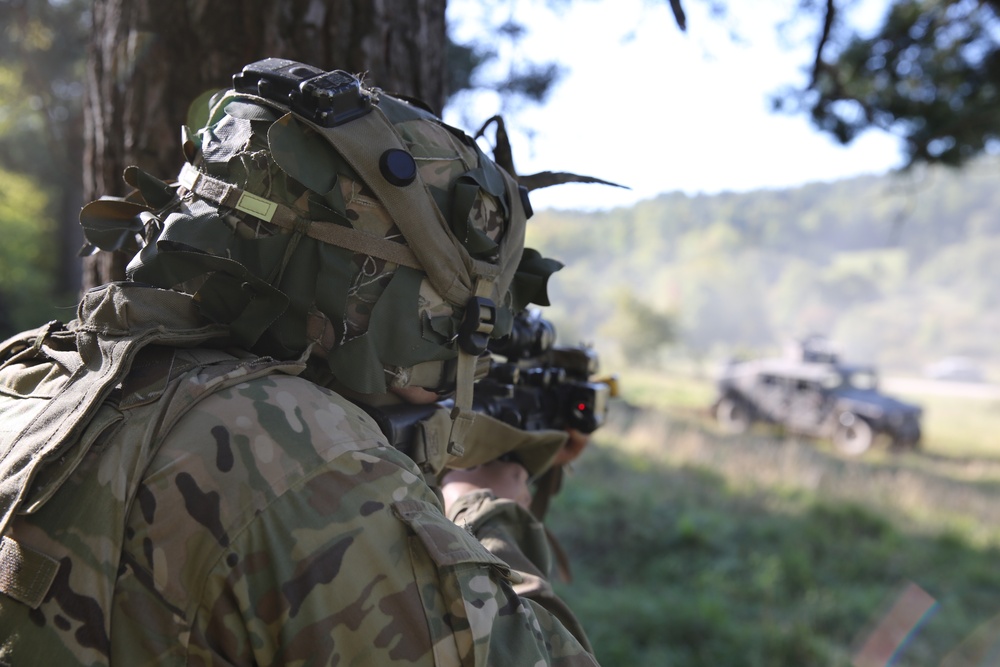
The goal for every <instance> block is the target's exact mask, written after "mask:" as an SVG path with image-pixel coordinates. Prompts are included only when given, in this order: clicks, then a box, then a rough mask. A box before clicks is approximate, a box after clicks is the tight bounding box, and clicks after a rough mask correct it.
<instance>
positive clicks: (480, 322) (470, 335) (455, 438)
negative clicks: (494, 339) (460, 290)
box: [448, 276, 497, 456]
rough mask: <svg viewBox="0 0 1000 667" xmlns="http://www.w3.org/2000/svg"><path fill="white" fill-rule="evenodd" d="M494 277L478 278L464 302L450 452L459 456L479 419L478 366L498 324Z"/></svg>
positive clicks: (449, 443)
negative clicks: (475, 401)
mask: <svg viewBox="0 0 1000 667" xmlns="http://www.w3.org/2000/svg"><path fill="white" fill-rule="evenodd" d="M492 292H493V280H492V279H490V278H486V277H484V276H480V277H479V278H477V279H476V290H475V296H473V297H472V298H470V299H469V301H468V303H467V304H466V306H465V315H464V316H463V318H462V324H461V326H460V328H459V334H458V367H457V368H456V371H455V407H454V408H453V409H452V411H451V433H450V434H449V436H448V452H449V453H451V454H453V455H455V456H459V455H461V453H462V450H463V447H462V442H463V441H464V440H465V435H466V433H468V431H469V429H470V428H471V427H472V424H473V422H474V421H475V419H476V413H475V412H474V411H473V410H472V398H473V393H474V391H475V381H476V367H477V365H478V361H479V357H480V356H481V355H482V354H483V353H484V352H486V347H487V344H488V342H489V339H490V333H492V331H493V327H494V326H495V325H496V320H497V308H496V304H495V303H493V301H492V300H491V299H490V298H489V295H490V294H492Z"/></svg>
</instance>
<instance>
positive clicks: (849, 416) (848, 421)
mask: <svg viewBox="0 0 1000 667" xmlns="http://www.w3.org/2000/svg"><path fill="white" fill-rule="evenodd" d="M874 441H875V432H874V431H873V430H872V427H871V424H869V423H868V422H867V421H865V420H864V419H863V418H862V417H859V416H857V415H856V414H854V413H853V412H844V413H841V415H840V418H839V419H838V420H837V428H836V430H835V431H834V432H833V446H834V447H836V448H837V451H839V452H840V453H841V454H846V455H847V456H860V455H861V454H864V453H865V452H867V451H868V450H869V449H871V446H872V443H873V442H874Z"/></svg>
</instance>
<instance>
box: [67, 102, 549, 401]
mask: <svg viewBox="0 0 1000 667" xmlns="http://www.w3.org/2000/svg"><path fill="white" fill-rule="evenodd" d="M217 98H218V99H215V100H214V104H212V105H211V108H210V113H209V117H208V122H207V124H205V126H204V127H203V128H202V129H200V130H199V131H197V132H196V133H194V134H188V137H187V142H186V144H185V153H186V154H187V158H188V160H189V162H190V163H191V164H192V165H194V166H195V167H197V169H198V171H199V172H200V174H202V175H204V176H205V177H206V179H207V178H208V177H212V178H214V179H218V180H219V181H223V182H225V183H226V184H232V185H235V186H237V187H238V188H240V189H242V190H243V191H246V192H248V193H252V194H253V195H256V196H257V197H258V198H262V200H266V201H267V202H273V203H275V204H277V205H279V206H284V207H287V208H288V209H290V210H291V211H292V212H293V213H294V215H292V216H291V220H292V223H291V224H289V225H278V224H273V223H270V222H267V221H265V219H262V217H263V218H266V216H262V217H258V216H256V215H253V214H251V213H250V212H247V209H245V208H244V209H243V210H238V209H237V208H234V207H231V206H227V205H226V204H225V202H219V201H213V200H212V198H211V197H204V196H201V195H199V194H197V192H198V191H197V189H195V191H192V190H191V189H190V188H188V187H184V186H183V185H181V186H177V185H167V184H166V183H163V182H161V181H159V180H157V179H155V178H153V177H151V176H149V175H148V174H145V173H143V172H141V171H139V170H137V169H135V168H130V169H129V170H128V171H127V172H126V180H127V181H129V183H130V184H132V185H133V186H134V187H136V189H137V192H136V193H134V194H133V195H132V196H130V197H128V198H127V199H124V200H119V199H110V198H105V199H102V200H99V201H97V202H94V203H93V204H90V205H88V206H87V207H86V208H85V209H84V212H83V214H82V215H81V222H82V223H83V226H84V228H85V232H86V234H87V238H88V241H89V242H90V243H92V244H93V245H94V246H97V247H99V248H102V249H105V250H124V251H133V252H136V253H137V254H136V255H135V256H134V258H133V259H132V261H131V263H130V264H129V266H128V275H129V278H130V279H131V280H134V281H137V282H142V283H148V284H152V285H155V286H158V287H163V288H167V289H175V290H179V291H183V292H186V293H189V294H192V295H193V296H194V299H195V302H196V303H197V305H198V307H199V309H200V312H201V313H202V314H203V315H204V316H205V317H206V318H207V319H209V320H211V321H214V322H220V323H224V324H227V325H229V326H230V329H231V331H232V336H233V338H234V340H235V342H236V343H237V344H239V345H241V346H243V347H246V348H247V349H251V350H253V351H254V352H256V353H259V354H265V355H269V356H272V357H275V358H279V359H293V358H298V357H300V356H302V355H303V353H305V352H306V351H307V350H310V351H311V353H312V354H313V356H314V358H315V357H318V358H325V359H326V366H327V367H328V369H329V371H330V372H331V373H332V375H333V376H334V378H335V379H336V381H338V382H340V383H341V384H343V385H344V386H347V387H348V388H350V389H352V390H354V391H358V392H362V393H382V392H384V391H386V389H387V387H388V386H406V385H408V384H411V383H413V384H421V385H422V386H428V387H431V388H439V387H440V386H443V385H446V384H447V383H448V382H449V381H450V380H449V378H448V377H447V374H448V373H447V368H448V366H447V364H441V363H438V364H436V365H434V364H431V365H430V366H431V367H432V368H433V369H434V373H432V375H434V378H433V379H428V374H427V373H420V372H415V370H414V369H418V368H420V367H421V366H423V367H427V366H428V364H427V362H445V361H448V360H451V359H454V358H455V357H456V356H457V354H458V343H457V336H458V332H459V327H460V323H461V319H462V316H463V314H464V312H463V311H464V310H465V308H464V303H458V302H456V299H454V298H451V299H449V298H446V297H445V296H442V294H441V292H440V291H439V290H438V289H436V288H435V286H434V284H432V281H430V280H428V272H427V271H426V270H425V267H423V266H421V265H419V264H417V265H403V264H401V263H399V262H395V261H391V260H389V259H384V258H379V257H378V256H377V254H378V253H376V254H370V253H368V252H364V251H358V250H350V249H348V248H346V247H338V246H337V245H334V244H332V243H330V242H327V241H325V240H321V239H324V238H327V237H326V236H325V235H324V234H323V233H318V232H322V231H323V230H324V229H326V230H329V229H330V227H331V226H337V227H341V228H347V229H353V230H357V231H360V232H363V233H364V234H365V235H367V236H369V237H372V238H377V239H379V240H382V241H384V242H389V243H398V244H401V245H402V246H406V245H407V243H408V241H407V239H405V238H404V236H403V234H402V233H401V231H400V225H399V224H397V223H398V220H394V219H393V217H392V215H391V214H390V213H389V210H388V209H387V208H386V206H385V205H383V202H382V201H381V200H380V198H379V197H378V196H377V195H376V193H375V191H374V190H375V189H377V188H374V189H373V188H372V187H370V186H369V185H368V184H366V183H365V182H364V181H363V180H362V179H361V178H360V177H359V176H358V174H357V173H356V171H355V169H353V168H352V166H351V164H350V163H349V161H348V160H347V159H345V158H344V157H343V156H342V155H341V154H340V153H339V152H338V151H337V150H336V149H335V148H334V146H333V144H332V143H331V142H330V141H328V140H327V139H326V138H325V137H324V136H323V135H322V134H321V133H320V131H318V130H317V129H316V128H314V127H312V126H310V124H309V123H308V122H305V121H303V120H302V119H300V118H299V117H297V116H296V115H294V114H292V113H287V112H286V110H284V109H282V108H281V107H280V106H277V105H274V104H271V103H269V102H268V101H266V100H262V99H260V98H256V97H254V96H248V95H242V94H237V93H234V92H233V91H228V92H226V93H225V94H223V95H221V96H217ZM377 100H378V103H377V109H376V112H377V113H381V114H383V116H384V118H386V119H388V121H389V122H390V123H391V127H392V128H394V129H395V132H396V133H398V136H399V138H400V139H401V140H402V143H403V145H404V146H405V148H406V151H407V152H408V153H409V154H410V155H412V157H413V159H414V160H415V162H416V165H417V170H418V172H419V177H418V183H419V181H422V183H423V186H424V188H425V190H424V192H425V194H423V195H422V196H426V197H430V198H431V199H432V200H433V205H434V206H435V207H436V208H437V209H439V210H440V212H441V214H442V216H440V217H443V219H444V220H445V221H447V224H448V226H449V227H450V230H449V231H450V234H451V235H453V236H454V237H455V238H456V239H458V241H459V242H460V243H461V245H462V246H463V247H464V248H465V250H466V251H467V252H468V255H469V256H471V257H472V258H475V259H476V260H480V261H482V262H486V263H493V264H500V263H501V262H502V261H503V257H502V252H501V246H502V245H503V244H504V243H505V242H509V243H511V244H521V243H523V223H524V215H525V214H524V211H523V208H522V205H521V201H520V199H519V197H518V192H517V190H516V184H514V182H513V179H511V177H509V176H507V175H506V174H505V173H503V172H502V171H501V170H500V168H499V167H497V166H496V165H495V164H494V163H493V162H492V161H491V160H490V159H488V158H487V157H486V156H485V155H483V153H482V152H481V151H480V149H479V148H478V146H477V145H476V144H475V142H474V141H473V140H471V139H470V138H469V137H468V136H466V135H465V134H464V133H462V132H460V131H459V130H456V129H454V128H451V127H449V126H447V125H445V124H444V123H443V122H442V121H440V120H439V119H438V118H436V117H435V116H433V115H432V114H430V113H428V112H426V111H424V110H422V109H420V108H419V107H417V106H414V105H411V104H409V103H407V102H404V101H402V100H399V99H396V98H394V97H391V96H388V95H384V94H382V95H379V96H377ZM349 125H350V124H349V123H348V125H347V126H345V127H347V129H350V128H349ZM386 127H387V128H388V127H389V124H388V123H387V124H386ZM376 157H377V156H376ZM209 180H210V179H209ZM512 184H513V187H512ZM265 203H266V202H265ZM435 224H436V223H435ZM518 226H520V229H519V231H518V232H516V233H519V234H520V235H521V236H520V238H518V237H516V233H515V232H514V231H512V230H515V229H517V228H518ZM512 234H513V235H514V236H511V235H512ZM316 237H319V238H316ZM411 242H412V241H411ZM504 250H505V252H506V253H507V255H508V256H509V255H510V252H511V249H510V248H506V249H504ZM515 250H516V257H517V258H518V259H519V260H520V264H519V267H518V270H517V272H516V273H515V272H513V271H508V275H511V274H512V277H511V278H509V279H507V280H504V279H503V277H501V280H500V281H499V285H498V286H497V287H495V291H494V293H493V294H492V295H491V296H493V297H494V301H495V302H496V305H497V321H496V326H495V327H494V329H493V331H492V333H491V336H493V337H500V336H502V335H504V334H505V333H506V332H507V331H509V327H510V323H511V320H512V316H513V313H515V312H517V311H519V310H521V309H523V308H524V307H525V306H526V305H527V304H528V303H529V302H535V303H540V304H545V303H546V302H547V297H546V294H545V285H546V280H547V278H548V276H549V275H550V274H551V273H552V272H553V271H554V270H557V269H558V268H559V266H560V265H559V264H558V263H557V262H554V261H553V260H546V259H544V258H542V257H541V256H540V255H538V253H536V252H534V251H530V250H529V251H526V252H524V253H523V254H522V253H521V247H520V245H518V246H517V247H516V248H515ZM425 370H426V368H425Z"/></svg>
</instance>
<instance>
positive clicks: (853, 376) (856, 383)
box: [843, 370, 878, 389]
mask: <svg viewBox="0 0 1000 667" xmlns="http://www.w3.org/2000/svg"><path fill="white" fill-rule="evenodd" d="M843 377H844V379H843V382H844V386H845V387H854V388H855V389H875V388H876V387H878V376H877V375H876V374H875V373H874V372H873V371H870V370H856V371H851V372H849V373H846V372H845V373H844V375H843Z"/></svg>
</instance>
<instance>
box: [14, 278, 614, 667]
mask: <svg viewBox="0 0 1000 667" xmlns="http://www.w3.org/2000/svg"><path fill="white" fill-rule="evenodd" d="M164 299H165V301H164ZM185 300H190V297H189V296H187V295H183V294H179V293H176V292H170V291H165V290H158V289H154V288H148V287H140V286H136V285H129V284H119V285H112V286H109V287H105V288H102V289H100V290H97V291H95V292H92V293H90V294H89V295H88V300H85V302H84V304H83V306H82V308H81V319H80V321H79V322H77V323H75V324H74V325H73V326H72V327H71V328H80V327H83V328H86V327H88V326H92V322H90V324H89V325H88V322H89V320H92V319H93V318H94V317H95V315H94V313H95V312H98V311H100V312H104V311H106V310H107V308H106V307H107V306H108V304H109V303H113V304H114V306H115V308H114V312H116V313H121V315H122V321H119V322H114V323H111V324H109V323H108V322H107V321H102V325H101V327H100V329H101V330H102V331H112V332H117V335H123V336H127V335H130V331H132V330H135V329H136V328H141V327H142V326H143V324H144V323H143V322H142V321H141V319H140V318H141V312H142V308H141V307H142V306H143V305H146V306H147V308H146V312H159V314H158V316H157V319H158V320H159V321H163V320H168V321H170V320H171V318H170V317H166V315H165V314H164V312H163V310H162V309H163V308H164V307H169V308H170V309H171V310H172V311H176V310H178V309H183V307H184V306H185ZM153 303H157V304H159V305H158V306H156V307H148V306H149V304H153ZM126 306H128V309H126ZM194 312H195V311H193V310H192V311H191V312H190V313H188V315H190V314H193V313H194ZM170 315H171V317H172V318H173V319H172V321H170V326H171V327H174V330H176V331H187V332H191V331H198V330H199V329H198V326H199V324H198V323H197V322H186V321H185V317H186V315H185V314H184V313H180V314H178V313H177V312H171V313H170ZM174 316H176V317H174ZM88 318H89V319H88ZM206 331H207V333H206V334H205V337H206V338H209V339H211V337H212V335H213V334H214V332H213V331H212V330H211V329H210V328H208V329H207V330H206ZM102 336H105V337H106V336H107V334H102ZM169 340H170V337H169V336H167V337H166V338H165V342H163V343H161V344H159V345H154V346H150V347H148V348H146V349H144V350H143V352H142V353H141V354H140V355H139V356H138V357H137V358H136V361H135V362H134V363H133V364H132V370H131V372H130V373H129V375H128V376H127V378H126V380H125V381H124V382H122V383H121V385H120V386H119V387H118V388H117V389H116V392H115V394H114V395H113V397H112V399H111V400H108V401H105V403H104V405H102V407H101V408H100V411H99V412H98V413H97V415H96V416H95V417H94V419H93V420H92V421H91V423H90V424H89V426H88V428H87V430H86V431H85V432H84V434H83V435H82V436H81V437H82V439H83V440H92V441H93V442H92V444H91V445H90V446H89V449H88V450H87V452H86V455H85V456H84V457H83V460H82V462H81V463H80V464H79V465H78V467H76V469H75V471H74V472H73V473H72V475H71V476H70V477H69V478H68V480H67V481H66V482H65V483H63V484H62V485H61V486H60V487H59V489H58V491H57V492H56V493H55V494H54V495H53V496H52V498H51V499H49V500H48V501H47V502H45V503H44V504H42V505H41V507H40V508H39V509H37V511H34V512H33V513H31V514H19V515H18V516H16V517H15V519H14V520H13V522H12V524H11V527H10V529H9V530H8V532H7V537H6V538H5V543H4V544H5V548H7V549H12V548H15V546H16V548H20V549H25V550H32V551H37V552H40V553H43V554H46V555H47V556H48V557H50V558H52V559H54V560H55V562H57V563H58V571H57V572H56V574H55V576H54V578H53V579H52V582H51V586H50V587H49V588H48V590H47V591H46V593H45V595H44V599H43V600H42V602H41V604H39V605H38V607H37V608H36V609H32V608H31V607H30V606H29V605H28V604H24V603H22V602H18V601H15V600H13V599H11V598H9V597H6V596H3V595H0V664H9V665H24V664H39V665H69V664H85V665H101V664H109V663H110V664H117V665H130V666H136V665H183V664H192V665H222V664H226V665H229V664H239V665H251V664H264V665H278V664H280V665H286V664H287V665H295V664H302V665H306V664H323V665H338V664H339V665H355V664H365V665H397V664H398V665H518V666H520V665H550V664H558V665H592V664H596V663H595V661H594V660H593V658H592V656H591V655H590V654H589V653H588V652H587V651H586V650H585V649H584V648H583V646H581V643H580V641H578V640H577V639H576V638H574V636H573V635H572V634H571V633H570V632H569V631H567V629H566V627H565V626H564V625H563V624H562V623H560V621H559V620H558V618H559V617H560V616H562V617H563V618H571V617H567V616H565V615H563V614H562V612H561V610H560V608H559V605H558V601H557V600H555V599H554V597H553V596H552V595H551V590H550V589H548V588H547V585H545V584H544V578H542V577H540V576H539V575H540V572H541V571H542V570H541V569H539V567H541V568H545V567H546V565H545V563H544V562H537V563H535V564H532V563H531V560H530V558H529V556H532V555H534V556H535V558H536V560H539V559H540V560H541V561H544V545H543V542H544V539H542V541H541V542H540V541H539V535H541V533H539V532H538V527H537V524H536V526H534V527H533V526H532V525H530V520H528V517H527V516H526V514H525V513H524V512H523V510H520V508H517V507H516V506H515V505H514V504H513V503H511V502H509V501H498V500H496V499H494V498H492V496H490V495H489V494H482V493H480V494H473V495H472V496H470V497H466V498H465V499H463V501H461V502H460V503H459V504H458V506H457V507H456V508H455V510H454V512H453V513H454V514H455V515H460V520H462V519H466V520H468V521H467V522H468V524H469V526H468V528H469V529H465V528H462V527H459V526H456V525H455V524H454V523H452V522H451V521H449V520H448V519H446V518H445V516H444V515H443V513H442V509H441V504H440V502H439V499H438V497H437V496H436V494H435V493H434V492H433V491H432V489H431V488H430V487H429V486H428V484H427V483H426V482H425V480H424V478H423V477H422V475H421V473H420V471H419V469H418V468H417V467H416V466H415V465H414V464H413V462H412V461H410V460H409V459H408V458H407V457H405V456H404V455H402V454H400V453H399V452H398V451H396V450H395V449H393V448H391V447H389V446H387V445H386V442H385V440H384V438H383V436H382V434H381V433H380V432H379V430H378V429H377V427H376V426H375V424H374V423H373V422H372V421H371V420H370V418H369V417H368V416H367V415H366V414H365V413H364V412H363V411H362V410H361V409H360V408H358V407H357V406H355V405H354V404H352V403H351V402H349V401H347V400H345V399H344V398H342V397H341V396H340V395H338V394H336V393H334V392H332V391H330V390H328V389H325V388H323V387H320V386H318V385H316V384H313V383H312V382H309V381H307V380H305V379H302V378H300V377H296V373H298V372H299V371H300V370H302V367H301V366H300V365H296V364H294V363H288V362H280V363H279V362H273V361H270V360H267V359H266V358H265V359H262V358H260V357H255V356H252V355H247V354H245V353H235V354H234V353H232V351H226V352H222V351H219V350H217V349H214V347H213V346H212V344H211V343H209V344H207V345H206V344H202V345H200V346H197V347H194V348H187V347H173V346H171V345H170V344H169ZM14 370H15V369H12V368H5V369H4V370H3V371H0V384H5V383H7V382H8V381H9V380H10V378H9V377H7V376H9V374H10V373H12V372H14ZM42 486H44V484H42ZM471 530H475V531H476V532H477V534H482V535H485V536H488V538H487V537H484V539H488V540H489V546H490V548H491V549H492V550H493V551H496V552H497V553H500V554H502V555H504V556H508V557H511V560H510V563H512V564H517V565H519V566H522V567H524V569H525V570H526V572H525V573H524V574H520V573H518V572H517V571H515V570H512V568H511V566H510V565H508V563H507V562H505V561H504V560H501V559H500V558H498V557H497V556H495V555H493V554H492V553H491V552H490V550H488V549H487V548H485V547H484V546H483V544H482V543H480V542H479V541H477V539H476V538H475V537H474V536H473V534H472V532H471ZM505 536H506V537H505ZM511 537H519V538H522V539H524V541H525V544H526V546H527V550H526V551H522V550H521V549H520V548H519V546H518V545H517V544H514V543H512V542H510V541H509V540H510V538H511ZM539 549H541V550H539ZM522 563H523V564H524V565H522ZM105 582H107V583H105ZM518 585H519V586H522V587H523V590H525V591H528V592H532V591H533V592H535V593H537V594H538V595H537V597H538V599H539V600H540V601H541V604H539V603H536V602H534V601H532V600H529V599H527V598H524V597H519V596H518V595H517V594H516V593H515V592H514V589H513V588H512V586H518ZM543 605H546V606H551V607H552V608H553V609H555V610H556V611H555V612H554V613H553V612H550V611H547V610H546V608H545V606H543ZM569 622H570V623H571V624H572V621H571V620H570V621H569ZM571 627H572V625H571ZM584 641H585V640H584Z"/></svg>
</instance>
